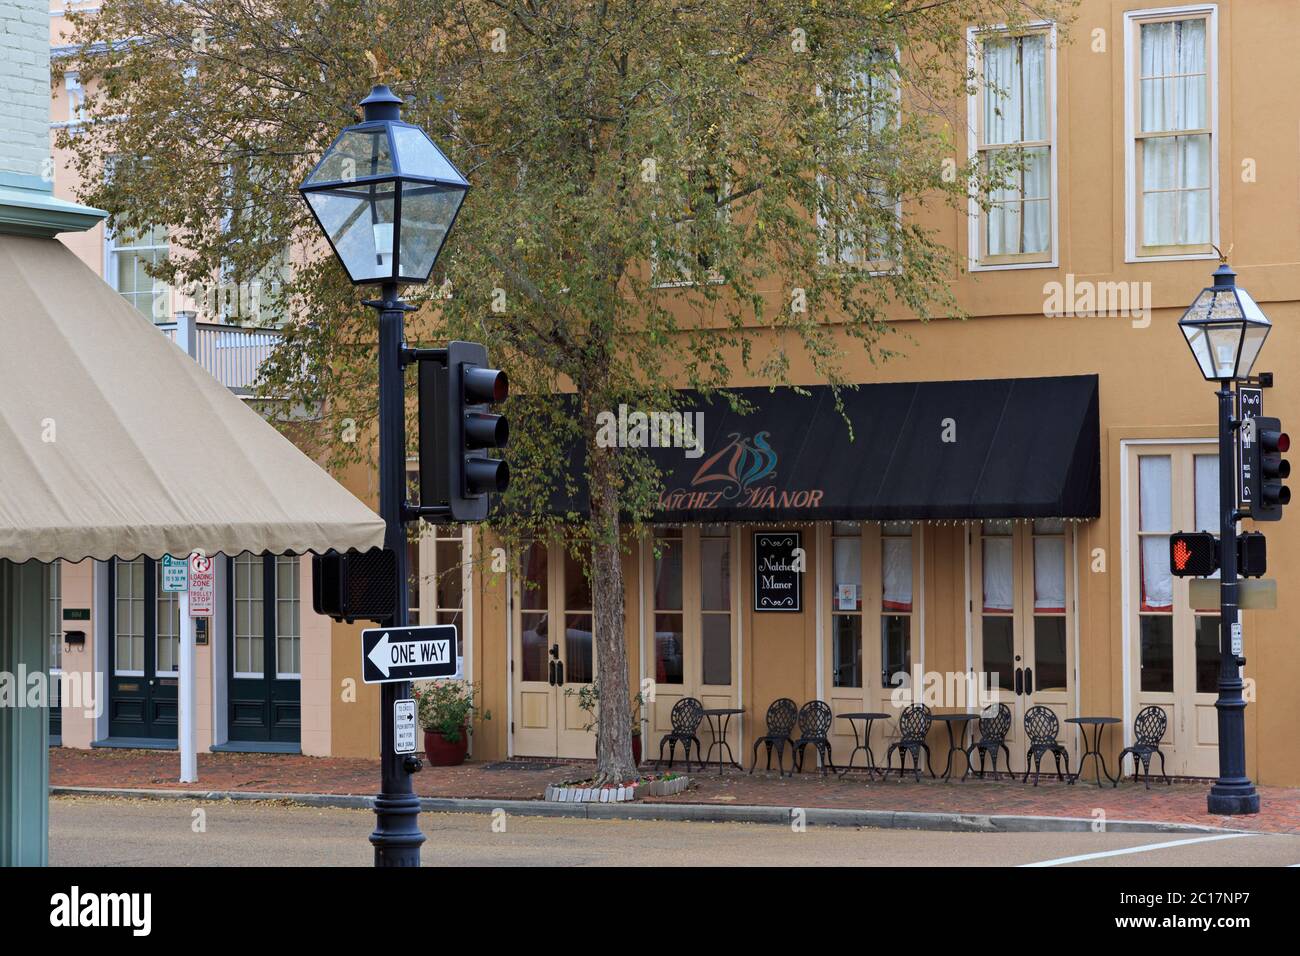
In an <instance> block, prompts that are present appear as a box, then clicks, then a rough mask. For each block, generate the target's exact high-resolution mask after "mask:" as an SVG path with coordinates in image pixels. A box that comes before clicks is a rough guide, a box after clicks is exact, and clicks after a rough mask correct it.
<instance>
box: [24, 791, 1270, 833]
mask: <svg viewBox="0 0 1300 956" xmlns="http://www.w3.org/2000/svg"><path fill="white" fill-rule="evenodd" d="M50 795H51V796H83V797H119V798H128V799H137V800H186V801H195V800H205V801H213V800H250V801H258V800H263V801H264V800H277V801H285V802H289V803H297V804H301V805H303V806H308V807H338V808H343V809H352V810H369V809H370V808H371V800H372V799H373V798H371V797H369V796H362V795H358V794H332V793H275V792H267V791H252V790H148V789H119V788H113V787H62V786H52V787H50ZM420 808H421V809H422V810H425V811H428V812H430V813H492V812H493V811H494V810H504V811H505V812H506V813H508V814H513V815H515V816H530V817H572V818H579V819H587V820H669V821H681V822H696V823H766V824H776V825H779V826H789V825H790V824H791V822H792V820H793V817H794V814H796V813H803V814H804V818H803V820H804V823H805V824H807V825H808V826H826V827H868V828H871V829H877V830H933V831H946V832H954V833H1086V832H1088V831H1090V830H1092V828H1093V826H1094V825H1095V824H1096V823H1097V821H1096V820H1094V819H1092V818H1091V817H1047V816H1017V815H1014V814H980V813H921V812H916V811H904V810H846V809H839V808H829V807H807V808H799V807H761V806H743V805H742V806H726V805H721V804H712V803H553V802H547V801H544V800H483V799H472V798H464V797H421V798H420ZM1105 828H1106V829H1105V832H1107V833H1257V832H1267V831H1256V830H1234V829H1228V828H1225V827H1213V826H1206V825H1203V824H1199V823H1172V822H1167V821H1159V820H1107V821H1106V824H1105Z"/></svg>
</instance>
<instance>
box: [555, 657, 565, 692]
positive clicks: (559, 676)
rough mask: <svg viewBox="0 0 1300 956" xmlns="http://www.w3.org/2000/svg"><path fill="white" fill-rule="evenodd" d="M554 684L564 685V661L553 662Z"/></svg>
mask: <svg viewBox="0 0 1300 956" xmlns="http://www.w3.org/2000/svg"><path fill="white" fill-rule="evenodd" d="M555 686H556V687H563V686H564V661H556V662H555Z"/></svg>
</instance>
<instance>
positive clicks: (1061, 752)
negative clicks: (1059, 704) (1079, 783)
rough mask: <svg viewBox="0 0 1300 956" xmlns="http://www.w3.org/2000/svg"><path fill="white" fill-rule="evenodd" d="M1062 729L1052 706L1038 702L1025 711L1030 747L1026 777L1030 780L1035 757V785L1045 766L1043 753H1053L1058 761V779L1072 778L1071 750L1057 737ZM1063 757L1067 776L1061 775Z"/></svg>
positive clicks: (1026, 754)
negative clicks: (1031, 760)
mask: <svg viewBox="0 0 1300 956" xmlns="http://www.w3.org/2000/svg"><path fill="white" fill-rule="evenodd" d="M1060 731H1061V722H1060V721H1059V720H1058V719H1057V717H1056V714H1055V713H1053V712H1052V709H1051V708H1050V707H1044V706H1043V705H1042V704H1038V705H1036V706H1034V707H1030V708H1029V709H1028V710H1027V711H1025V735H1026V736H1027V737H1028V738H1029V749H1028V750H1026V751H1025V779H1024V780H1022V781H1020V782H1021V783H1026V782H1028V780H1029V770H1030V766H1029V764H1030V758H1031V757H1032V758H1033V771H1034V786H1035V787H1036V786H1038V774H1039V771H1041V770H1042V767H1043V754H1048V753H1049V754H1051V755H1052V758H1053V759H1054V760H1055V761H1056V779H1057V780H1062V779H1064V780H1068V781H1069V782H1070V783H1073V782H1074V781H1073V780H1071V779H1070V752H1069V751H1068V750H1066V749H1065V745H1064V744H1063V743H1061V742H1060V741H1059V740H1057V739H1056V735H1057V734H1058V733H1060ZM1061 757H1065V777H1062V776H1061Z"/></svg>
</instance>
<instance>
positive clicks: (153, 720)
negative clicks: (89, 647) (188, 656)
mask: <svg viewBox="0 0 1300 956" xmlns="http://www.w3.org/2000/svg"><path fill="white" fill-rule="evenodd" d="M108 593H109V595H110V600H111V603H112V607H111V609H110V614H109V620H108V653H109V660H110V661H111V662H112V665H113V672H112V678H111V679H110V680H109V682H108V708H109V709H108V732H109V735H110V736H112V737H140V738H152V739H162V740H175V739H176V715H177V702H176V692H177V686H178V684H179V676H180V675H179V674H178V673H177V668H178V666H179V658H178V654H179V651H180V603H179V602H178V601H177V600H176V595H175V594H170V593H167V592H164V591H162V589H161V587H160V581H159V570H158V562H157V561H154V560H152V559H150V558H136V559H135V560H134V561H122V560H120V559H114V560H113V561H110V562H109V565H108Z"/></svg>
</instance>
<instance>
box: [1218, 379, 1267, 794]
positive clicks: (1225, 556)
mask: <svg viewBox="0 0 1300 956" xmlns="http://www.w3.org/2000/svg"><path fill="white" fill-rule="evenodd" d="M1234 398H1235V396H1234V395H1233V391H1232V386H1231V384H1230V383H1229V382H1226V381H1225V382H1221V383H1220V389H1219V518H1220V521H1219V629H1220V630H1219V699H1218V700H1217V701H1215V703H1214V707H1215V709H1216V710H1217V711H1218V716H1219V779H1218V780H1216V781H1215V782H1214V786H1212V787H1211V788H1210V793H1209V796H1208V797H1207V799H1206V803H1207V807H1208V809H1209V812H1210V813H1217V814H1234V815H1235V814H1240V813H1258V812H1259V794H1258V793H1257V792H1256V790H1255V785H1254V784H1253V783H1251V781H1250V778H1249V777H1247V776H1246V700H1245V698H1244V696H1243V695H1242V690H1243V685H1242V681H1241V663H1242V662H1241V660H1240V658H1241V630H1240V626H1239V623H1238V621H1237V590H1238V587H1237V520H1238V517H1239V512H1238V510H1237V469H1236V454H1235V453H1236V450H1237V439H1236V431H1235V429H1234V427H1233V426H1234V424H1237V423H1236V422H1234V421H1233V412H1234V406H1235V401H1234Z"/></svg>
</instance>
